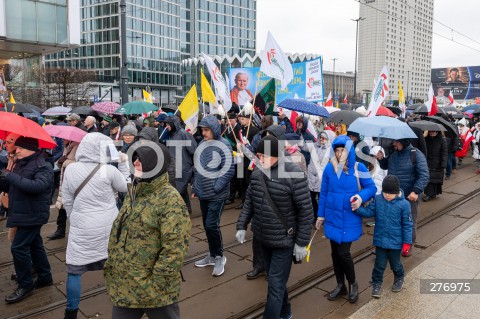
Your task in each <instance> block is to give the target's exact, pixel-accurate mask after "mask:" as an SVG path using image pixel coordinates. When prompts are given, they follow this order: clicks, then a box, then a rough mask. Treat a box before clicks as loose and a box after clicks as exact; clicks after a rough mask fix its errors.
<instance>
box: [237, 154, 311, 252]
mask: <svg viewBox="0 0 480 319" xmlns="http://www.w3.org/2000/svg"><path fill="white" fill-rule="evenodd" d="M280 168H281V169H282V170H283V169H284V170H285V171H286V172H291V173H294V174H296V175H297V176H292V177H282V176H280V174H279V170H280ZM269 171H270V173H271V175H270V177H268V176H266V175H265V174H264V173H263V172H262V171H261V170H260V169H259V168H258V167H256V168H255V169H254V170H253V172H252V175H251V177H250V185H249V186H248V189H247V194H246V197H245V202H244V204H243V209H242V212H241V214H240V216H239V218H238V221H237V230H241V229H243V230H246V229H247V225H248V224H249V223H250V221H251V220H252V219H253V222H252V228H253V232H254V236H255V239H256V240H259V241H261V242H262V244H263V245H265V246H268V247H273V248H287V247H293V245H294V244H297V245H299V246H301V247H305V246H306V245H308V242H309V240H310V231H311V227H312V225H311V223H312V217H311V216H312V214H313V209H312V200H311V198H310V194H309V192H308V185H307V179H306V177H305V174H304V173H303V172H302V170H301V169H300V167H299V166H298V165H296V164H293V163H291V162H286V161H285V158H284V157H280V158H279V162H278V164H276V165H275V166H273V167H272V168H271V170H269ZM261 179H264V181H265V184H266V186H267V189H265V188H264V187H263V183H262V182H261ZM266 191H268V192H269V194H270V197H271V198H272V201H273V202H274V203H275V204H276V206H277V209H278V210H279V212H280V214H282V215H283V216H285V219H286V221H287V225H288V227H289V228H290V227H293V229H294V230H295V234H294V235H288V234H287V229H286V228H285V226H284V225H283V224H282V222H281V221H280V219H279V217H278V215H277V214H276V213H275V211H274V210H273V209H272V207H271V206H270V204H269V202H268V201H267V199H266V198H265V192H266Z"/></svg>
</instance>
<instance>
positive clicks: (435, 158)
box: [425, 134, 448, 184]
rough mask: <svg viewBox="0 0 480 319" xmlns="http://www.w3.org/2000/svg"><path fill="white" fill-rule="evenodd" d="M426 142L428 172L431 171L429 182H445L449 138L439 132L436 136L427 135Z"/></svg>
mask: <svg viewBox="0 0 480 319" xmlns="http://www.w3.org/2000/svg"><path fill="white" fill-rule="evenodd" d="M425 142H426V144H427V154H428V155H427V164H428V172H429V173H430V181H429V183H433V184H443V175H444V172H445V167H447V158H448V146H447V140H446V139H445V138H444V137H443V136H441V135H439V134H438V135H437V136H435V137H430V136H427V137H426V138H425Z"/></svg>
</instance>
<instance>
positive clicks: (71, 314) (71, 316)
mask: <svg viewBox="0 0 480 319" xmlns="http://www.w3.org/2000/svg"><path fill="white" fill-rule="evenodd" d="M77 313H78V309H75V310H68V309H65V316H64V317H63V319H77Z"/></svg>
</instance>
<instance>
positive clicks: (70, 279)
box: [67, 274, 82, 310]
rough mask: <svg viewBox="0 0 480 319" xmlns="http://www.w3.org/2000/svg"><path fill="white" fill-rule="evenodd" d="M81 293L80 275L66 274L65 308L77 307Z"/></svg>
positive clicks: (73, 308) (74, 308) (72, 308)
mask: <svg viewBox="0 0 480 319" xmlns="http://www.w3.org/2000/svg"><path fill="white" fill-rule="evenodd" d="M81 293H82V275H74V274H67V310H76V309H78V304H79V303H80V294H81Z"/></svg>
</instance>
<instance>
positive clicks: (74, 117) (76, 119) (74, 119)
mask: <svg viewBox="0 0 480 319" xmlns="http://www.w3.org/2000/svg"><path fill="white" fill-rule="evenodd" d="M66 120H67V122H68V125H71V126H76V127H78V128H79V129H81V130H84V131H87V128H86V127H85V125H83V123H82V119H81V118H80V115H78V114H75V113H72V114H70V115H69V116H67V118H66Z"/></svg>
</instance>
